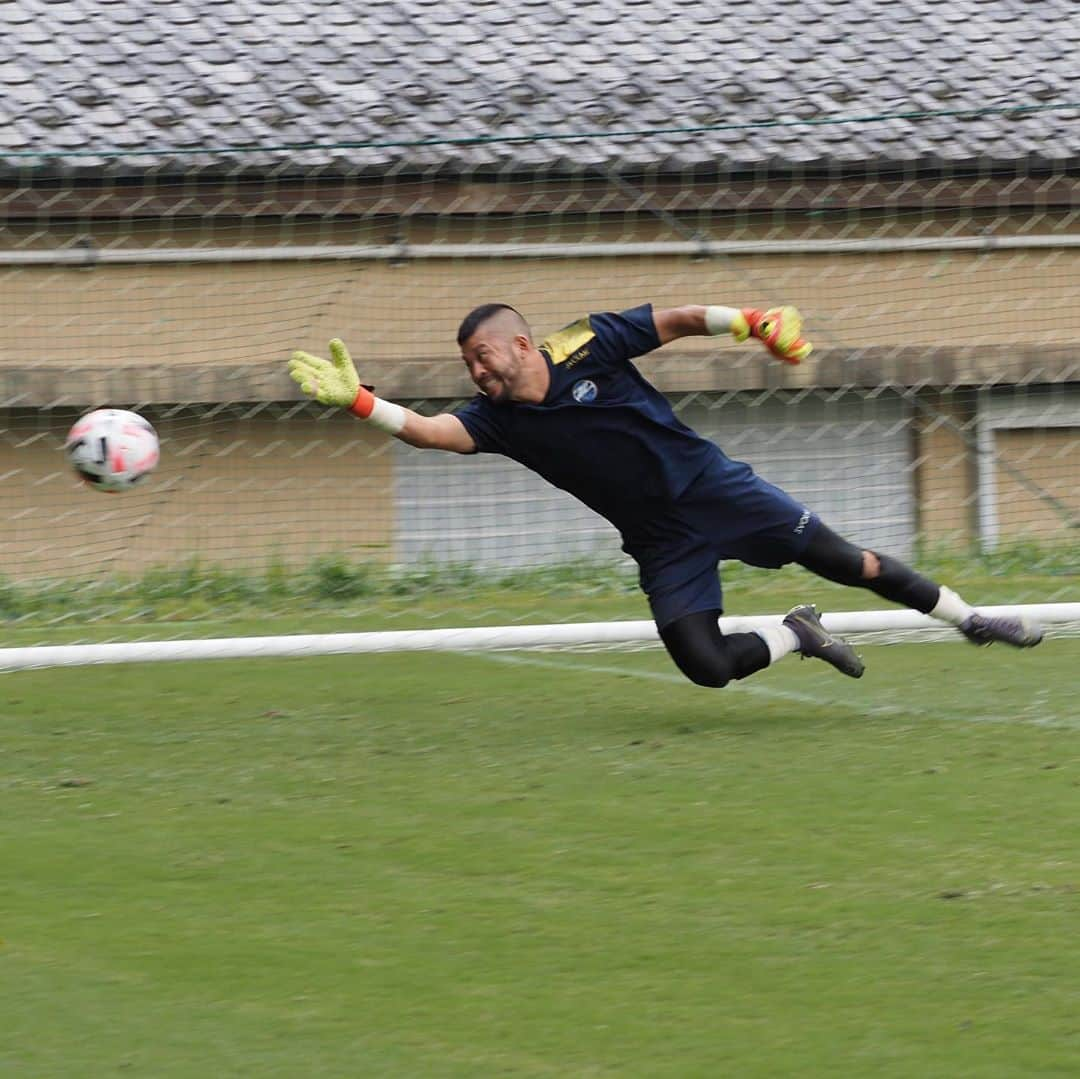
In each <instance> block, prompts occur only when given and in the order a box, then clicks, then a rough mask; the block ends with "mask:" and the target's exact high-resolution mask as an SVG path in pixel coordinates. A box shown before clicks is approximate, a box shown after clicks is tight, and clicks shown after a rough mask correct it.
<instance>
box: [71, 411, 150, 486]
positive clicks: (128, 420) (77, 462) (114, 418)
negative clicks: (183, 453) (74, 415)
mask: <svg viewBox="0 0 1080 1079" xmlns="http://www.w3.org/2000/svg"><path fill="white" fill-rule="evenodd" d="M64 453H65V454H66V455H67V459H68V461H70V462H71V467H72V468H74V469H75V472H76V474H77V475H78V476H79V477H80V478H81V479H83V480H85V481H86V483H88V484H89V485H90V486H91V487H94V488H95V489H96V490H98V491H110V492H115V491H127V490H129V489H130V488H132V487H134V486H135V485H136V484H138V483H140V482H141V481H142V480H144V479H145V478H146V477H147V476H148V475H149V474H150V473H151V472H152V471H153V470H154V466H155V465H156V464H157V463H158V457H159V456H160V450H159V447H158V436H157V432H156V431H155V430H154V428H153V426H152V425H151V424H150V421H149V420H145V419H143V417H142V416H140V415H139V414H138V413H136V412H127V411H125V410H124V409H122V408H99V409H95V411H93V412H88V413H87V414H86V415H85V416H82V417H80V418H79V419H78V420H76V421H75V425H74V426H73V427H72V428H71V430H70V431H68V436H67V440H66V441H65V442H64Z"/></svg>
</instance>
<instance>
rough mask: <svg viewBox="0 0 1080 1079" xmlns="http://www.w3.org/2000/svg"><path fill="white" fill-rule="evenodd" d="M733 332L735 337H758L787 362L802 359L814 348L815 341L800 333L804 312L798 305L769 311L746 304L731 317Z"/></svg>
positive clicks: (740, 339) (774, 353)
mask: <svg viewBox="0 0 1080 1079" xmlns="http://www.w3.org/2000/svg"><path fill="white" fill-rule="evenodd" d="M731 332H732V334H733V335H734V337H735V340H736V341H745V340H746V339H747V338H748V337H756V338H757V339H758V340H759V341H760V342H761V343H762V344H763V345H764V346H765V347H766V348H767V349H768V350H769V351H770V352H771V353H772V354H773V355H774V356H775V357H776V358H777V359H778V360H783V361H784V362H785V363H802V361H803V360H805V359H806V357H807V356H809V355H810V353H811V351H812V350H813V345H811V344H810V342H809V341H804V340H803V339H802V338H801V337H800V336H799V335H800V334H801V333H802V315H800V314H799V311H798V309H797V308H795V307H772V308H770V309H769V310H768V311H756V310H754V309H752V308H749V307H744V308H743V309H742V311H740V312H739V313H738V314H737V315H736V316H735V318H734V319H733V320H732V323H731Z"/></svg>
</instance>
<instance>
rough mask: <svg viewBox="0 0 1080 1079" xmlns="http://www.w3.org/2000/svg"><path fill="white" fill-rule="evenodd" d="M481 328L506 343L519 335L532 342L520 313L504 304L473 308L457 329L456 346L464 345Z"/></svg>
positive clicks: (489, 304) (487, 304)
mask: <svg viewBox="0 0 1080 1079" xmlns="http://www.w3.org/2000/svg"><path fill="white" fill-rule="evenodd" d="M481 327H483V328H484V329H488V330H492V331H494V332H495V333H496V334H498V335H499V336H500V337H504V338H505V339H506V340H508V341H509V340H511V339H512V338H514V337H517V336H518V335H519V334H523V335H524V336H525V337H527V338H528V339H529V340H530V341H531V340H532V332H531V331H530V329H529V324H528V323H527V322H526V321H525V319H524V317H523V316H522V314H521V312H520V311H518V310H517V309H516V308H513V307H511V306H510V305H509V304H506V303H485V304H481V305H480V306H479V307H474V308H473V309H472V310H471V311H470V312H469V313H468V314H467V315H466V316H465V318H464V319H463V320H462V323H461V326H460V327H459V328H458V335H457V343H458V346H459V347H460V346H461V345H464V344H465V342H466V341H468V340H469V338H470V337H472V335H473V334H474V333H476V331H477V330H479V329H480V328H481Z"/></svg>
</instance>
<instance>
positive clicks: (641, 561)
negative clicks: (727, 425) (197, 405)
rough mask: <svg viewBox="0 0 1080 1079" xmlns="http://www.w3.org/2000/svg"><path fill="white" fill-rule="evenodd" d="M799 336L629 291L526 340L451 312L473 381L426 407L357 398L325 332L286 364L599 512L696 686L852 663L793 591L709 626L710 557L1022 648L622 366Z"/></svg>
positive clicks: (517, 331)
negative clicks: (449, 399)
mask: <svg viewBox="0 0 1080 1079" xmlns="http://www.w3.org/2000/svg"><path fill="white" fill-rule="evenodd" d="M801 332H802V320H801V318H800V316H799V313H798V311H796V310H795V308H793V307H782V308H775V309H772V310H769V311H765V312H762V311H757V310H750V309H744V310H738V309H735V308H729V307H721V306H708V307H706V306H696V305H690V306H685V307H675V308H667V309H663V310H654V309H653V307H652V306H651V305H650V304H645V305H643V306H641V307H634V308H631V309H630V310H628V311H623V312H621V313H618V314H615V313H605V314H593V315H589V316H587V317H585V318H582V319H581V320H579V321H578V322H575V323H573V324H571V325H569V326H567V327H565V328H564V329H562V330H559V331H558V332H557V333H554V334H552V335H551V336H550V337H548V338H546V339H545V340H544V341H542V342H541V343H540V344H539V345H537V344H535V343H534V341H533V337H532V334H531V332H530V330H529V326H528V324H527V323H526V321H525V319H524V318H523V317H522V315H521V314H519V313H518V311H516V310H515V309H514V308H512V307H509V306H508V305H506V304H500V303H492V304H485V305H483V306H481V307H477V308H476V309H475V310H473V311H472V312H470V313H469V315H468V316H466V318H465V320H464V321H463V322H462V323H461V327H460V329H459V331H458V338H457V340H458V345H459V346H460V349H461V355H462V358H463V360H464V361H465V366H466V367H467V368H468V372H469V376H470V377H471V378H472V381H473V382H474V383H475V384H476V386H477V388H478V390H479V391H480V392H479V393H478V394H477V395H476V396H475V397H474V398H473V399H472V400H471V401H470V402H469V403H468V404H466V405H465V406H464V407H463V408H460V409H458V410H457V411H456V412H453V413H443V414H441V415H437V416H421V415H420V414H418V413H416V412H413V411H411V410H410V409H407V408H403V407H401V406H400V405H396V404H393V403H391V402H389V401H385V400H383V399H381V398H378V397H376V396H374V394H373V393H372V392H371V390H370V389H368V388H367V387H365V386H362V385H361V384H360V379H359V376H358V374H357V372H356V369H355V367H354V366H353V362H352V360H351V359H350V358H349V354H348V352H347V351H346V349H345V346H344V344H343V343H342V342H341V341H337V340H335V341H331V342H330V359H329V360H326V359H322V358H320V357H317V356H313V355H311V354H309V353H306V352H295V353H293V355H292V357H291V359H290V360H289V373H290V375H291V376H292V378H293V379H295V381H296V382H298V383H299V384H300V387H301V388H302V390H303V391H304V393H306V394H308V395H309V396H311V397H313V398H315V399H316V400H317V401H320V402H321V403H322V404H324V405H334V406H337V407H340V408H346V409H349V410H350V411H351V412H353V413H354V414H355V415H357V416H359V417H360V418H361V419H363V420H366V421H367V422H368V423H371V424H373V425H374V426H376V427H378V428H379V429H381V430H383V431H385V432H387V433H388V434H391V435H393V436H395V437H396V438H399V439H401V440H402V441H403V442H407V443H408V444H409V445H411V446H417V447H419V448H421V449H439V450H449V451H451V452H454V453H476V452H481V453H499V454H503V455H504V456H506V457H510V458H512V459H513V460H515V461H518V462H520V463H521V464H523V465H525V466H526V467H527V468H530V469H532V470H533V471H534V472H537V473H539V474H540V475H541V476H543V477H544V479H546V480H548V481H549V482H550V483H552V484H554V485H555V486H556V487H560V488H562V489H563V490H565V491H568V492H570V494H572V495H574V496H575V497H577V498H578V499H580V500H581V501H582V502H584V503H585V504H586V505H587V506H589V507H591V508H592V509H593V510H595V511H596V512H597V513H599V514H601V515H602V516H603V517H605V518H607V520H609V521H610V522H611V523H612V524H613V525H614V526H615V527H616V528H617V529H618V530H619V532H620V534H621V536H622V540H623V550H624V551H626V552H627V553H628V554H629V555H631V556H632V557H633V558H634V560H635V561H636V562H637V564H638V567H639V577H640V582H641V588H642V590H643V591H644V592H645V594H646V595H647V597H648V600H649V605H650V608H651V610H652V615H653V618H654V620H655V622H656V626H657V629H658V630H659V633H660V638H661V640H662V641H663V642H664V645H665V647H666V648H667V650H668V652H669V654H670V655H671V658H672V660H673V661H674V662H675V664H676V665H677V666H678V668H679V669H680V670H681V671H682V672H683V673H684V674H685V675H686V676H687V677H688V678H689V679H691V680H692V681H693V682H696V683H697V684H698V685H703V686H723V685H726V684H727V683H728V682H729V681H730V680H731V679H733V678H734V679H738V678H745V677H747V675H750V674H753V673H754V672H755V671H759V670H761V669H763V668H764V667H767V666H769V664H771V663H775V662H776V661H777V660H779V659H781V658H782V657H784V656H786V655H788V654H790V653H792V652H799V653H801V654H802V655H803V656H811V657H816V658H819V659H822V660H824V661H825V662H826V663H829V664H831V665H832V666H833V667H835V668H836V669H837V670H839V671H841V672H842V673H843V674H846V675H849V676H850V677H852V678H858V677H859V676H860V675H861V674H862V673H863V664H862V661H861V659H860V658H859V657H858V655H856V653H855V651H854V649H853V648H852V647H851V646H850V645H849V644H848V643H847V642H846V641H844V640H842V639H840V638H839V637H836V636H833V635H831V634H829V633H828V632H826V630H825V629H824V627H823V626H822V624H821V622H820V620H819V618H818V615H817V612H816V610H815V608H814V607H813V606H812V605H810V604H801V605H799V606H796V607H794V608H793V609H792V610H791V611H790V612H788V614H787V615H786V616H785V617H784V619H783V621H782V623H781V624H780V625H776V626H771V627H767V628H764V629H760V630H755V631H754V632H749V633H730V634H723V633H721V632H720V628H719V625H718V620H719V617H720V614H721V611H722V609H723V604H722V593H721V585H720V578H719V575H718V572H717V570H718V565H719V562H720V561H721V560H722V559H726V558H735V559H739V560H741V561H743V562H746V563H748V564H750V565H753V566H766V567H779V566H782V565H785V564H786V563H789V562H795V563H798V564H799V565H801V566H804V567H805V568H806V569H808V570H810V571H811V572H812V573H816V574H818V575H819V576H821V577H825V578H827V579H828V580H830V581H837V582H839V583H841V584H846V585H852V586H855V587H858V588H867V589H869V590H870V591H872V592H876V593H877V594H878V595H879V596H882V597H883V598H885V599H887V600H890V601H892V602H894V603H899V604H902V605H903V606H905V607H913V608H914V609H915V610H917V611H922V612H923V613H925V614H929V615H931V616H933V617H934V618H938V619H941V620H943V621H945V622H948V623H951V624H952V625H954V626H956V627H957V629H958V630H959V631H960V632H961V633H962V634H963V635H964V636H965V637H967V638H968V640H970V641H973V642H975V643H976V644H990V643H992V642H995V641H1001V642H1004V643H1006V644H1010V645H1013V646H1015V647H1017V648H1030V647H1033V646H1034V645H1037V644H1038V643H1039V641H1040V640H1041V639H1042V631H1041V629H1039V627H1038V626H1036V625H1033V624H1032V623H1030V622H1028V621H1027V620H1025V619H1021V618H1012V617H1000V618H995V617H989V616H986V615H984V614H980V613H978V612H976V611H975V610H973V609H972V608H971V607H970V606H969V605H968V604H967V603H966V602H964V600H963V599H961V598H960V597H959V596H958V595H957V594H956V593H955V592H953V591H952V590H950V589H949V588H945V587H942V586H939V585H937V584H935V583H934V582H933V581H930V580H928V579H927V578H926V577H923V576H921V575H920V574H918V573H916V572H915V571H914V570H912V569H910V568H909V567H908V566H906V565H904V564H903V563H902V562H900V561H898V560H897V559H895V558H892V557H890V556H889V555H886V554H880V553H878V552H875V551H870V550H863V549H862V548H860V547H858V546H856V545H855V544H852V543H850V542H848V541H847V540H845V539H842V538H841V537H840V536H838V535H837V534H836V533H835V532H833V531H832V530H831V529H830V528H829V527H828V526H827V525H826V524H825V523H824V522H822V521H821V520H819V518H818V517H817V515H816V514H815V513H813V512H812V511H811V510H809V509H807V508H806V507H805V506H803V505H802V504H801V503H799V502H798V501H796V500H795V499H794V498H792V497H791V496H790V495H788V494H787V493H786V492H784V491H782V490H780V489H779V488H778V487H774V486H773V485H772V484H770V483H767V482H766V481H765V480H763V479H761V478H760V477H759V476H758V475H756V474H755V473H754V471H753V470H752V469H751V468H750V467H749V465H746V464H743V463H742V462H739V461H733V460H731V459H730V458H728V457H727V456H726V455H725V454H724V453H723V452H722V451H721V450H720V449H719V448H718V447H717V446H716V445H715V444H714V443H712V442H710V441H708V440H707V439H705V438H702V437H701V436H700V435H698V434H696V433H695V432H694V431H692V430H690V428H688V427H686V426H685V425H684V424H682V423H680V421H679V420H678V419H677V418H676V417H675V414H674V412H673V411H672V408H671V405H670V404H669V403H668V401H667V399H666V398H665V397H664V396H663V395H662V394H661V393H660V392H659V391H658V390H657V389H656V388H655V387H654V386H653V385H651V384H650V383H649V382H648V381H646V379H645V378H643V377H642V375H641V374H640V372H639V371H638V370H637V369H636V368H635V367H634V365H633V364H632V363H631V361H632V360H633V359H634V357H636V356H641V355H644V354H645V353H647V352H651V351H652V350H653V349H656V348H659V347H661V346H662V345H666V344H667V343H668V342H670V341H675V340H678V339H679V338H681V337H691V336H703V335H721V334H731V335H733V336H734V337H735V339H736V340H737V341H745V340H747V339H748V338H751V337H753V338H755V339H756V340H758V341H760V342H761V343H762V344H763V345H764V346H765V347H766V348H767V349H768V350H769V352H770V353H771V354H772V355H773V356H774V357H776V358H777V359H779V360H782V361H785V362H788V363H799V362H800V361H801V360H803V359H804V358H805V357H806V356H807V355H808V354H809V352H810V349H811V346H810V344H809V343H808V342H806V341H804V340H803V339H802V337H801Z"/></svg>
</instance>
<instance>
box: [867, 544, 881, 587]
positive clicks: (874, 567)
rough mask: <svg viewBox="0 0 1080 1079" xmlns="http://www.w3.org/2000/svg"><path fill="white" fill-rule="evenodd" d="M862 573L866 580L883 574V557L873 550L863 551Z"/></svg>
mask: <svg viewBox="0 0 1080 1079" xmlns="http://www.w3.org/2000/svg"><path fill="white" fill-rule="evenodd" d="M862 575H863V580H866V581H872V580H874V578H875V577H880V576H881V559H880V558H878V556H877V555H876V554H874V552H873V551H863V553H862Z"/></svg>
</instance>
